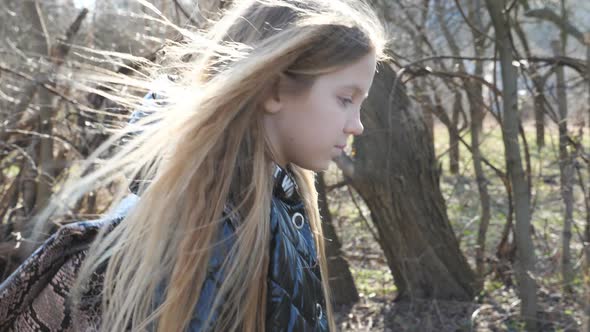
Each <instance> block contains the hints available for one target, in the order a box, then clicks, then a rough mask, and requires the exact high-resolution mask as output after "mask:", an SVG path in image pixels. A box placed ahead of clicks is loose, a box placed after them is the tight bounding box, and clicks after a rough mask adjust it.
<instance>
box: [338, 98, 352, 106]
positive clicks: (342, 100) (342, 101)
mask: <svg viewBox="0 0 590 332" xmlns="http://www.w3.org/2000/svg"><path fill="white" fill-rule="evenodd" d="M338 99H339V100H340V104H342V106H347V105H349V104H352V99H350V98H346V97H338Z"/></svg>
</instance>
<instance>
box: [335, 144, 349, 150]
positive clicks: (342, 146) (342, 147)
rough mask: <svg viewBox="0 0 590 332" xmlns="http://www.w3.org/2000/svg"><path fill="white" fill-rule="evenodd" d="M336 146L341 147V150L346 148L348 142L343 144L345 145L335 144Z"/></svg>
mask: <svg viewBox="0 0 590 332" xmlns="http://www.w3.org/2000/svg"><path fill="white" fill-rule="evenodd" d="M334 146H335V147H337V148H339V149H341V150H344V148H345V147H346V144H343V145H334Z"/></svg>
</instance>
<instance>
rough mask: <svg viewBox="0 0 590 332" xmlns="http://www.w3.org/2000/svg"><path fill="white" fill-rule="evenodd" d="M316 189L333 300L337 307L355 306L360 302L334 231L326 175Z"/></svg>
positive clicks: (321, 176) (320, 178)
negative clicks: (354, 304)
mask: <svg viewBox="0 0 590 332" xmlns="http://www.w3.org/2000/svg"><path fill="white" fill-rule="evenodd" d="M316 188H317V190H318V196H319V197H318V198H319V207H320V214H321V216H322V230H323V232H324V237H325V238H326V239H327V240H326V257H327V258H328V269H329V271H330V288H331V289H332V300H333V301H334V304H336V305H346V304H353V303H355V302H357V301H358V300H359V294H358V291H357V289H356V286H355V284H354V279H353V277H352V273H350V266H349V265H348V262H347V261H346V259H345V258H344V255H343V253H342V245H341V244H340V240H339V239H338V235H337V234H336V230H335V229H334V224H333V222H332V214H331V213H330V208H329V206H328V200H327V194H326V183H325V181H324V175H323V174H318V176H317V184H316Z"/></svg>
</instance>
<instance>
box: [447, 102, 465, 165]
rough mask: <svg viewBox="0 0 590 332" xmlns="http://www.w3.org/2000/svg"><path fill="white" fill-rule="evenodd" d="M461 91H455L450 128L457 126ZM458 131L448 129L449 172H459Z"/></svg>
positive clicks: (460, 106)
mask: <svg viewBox="0 0 590 332" xmlns="http://www.w3.org/2000/svg"><path fill="white" fill-rule="evenodd" d="M461 100H462V98H461V92H459V91H455V93H454V100H453V112H452V115H451V123H452V128H453V129H457V128H459V115H460V114H461V108H462V107H463V106H462V105H461ZM459 159H460V155H459V132H458V130H449V170H450V172H451V174H458V173H459Z"/></svg>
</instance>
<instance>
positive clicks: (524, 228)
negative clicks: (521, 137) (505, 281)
mask: <svg viewBox="0 0 590 332" xmlns="http://www.w3.org/2000/svg"><path fill="white" fill-rule="evenodd" d="M485 3H486V6H487V8H488V12H489V14H490V18H491V20H492V24H493V26H494V29H495V31H496V34H495V41H496V47H497V49H498V52H499V55H500V62H501V71H502V85H503V87H502V92H503V99H502V102H503V112H504V116H503V117H502V138H503V141H504V150H505V155H506V164H507V166H508V167H507V171H508V174H509V177H510V180H511V181H510V182H511V183H512V192H513V196H514V209H515V215H516V224H515V235H516V236H515V240H516V245H517V250H516V264H515V272H516V279H517V281H518V287H519V296H520V299H521V315H522V318H523V319H524V320H525V325H526V329H527V331H536V330H537V285H536V282H535V280H534V278H533V276H534V274H535V254H534V247H533V242H532V238H531V211H530V195H531V194H530V192H529V187H528V184H527V180H526V176H525V173H524V170H523V166H522V160H521V155H520V144H519V141H518V130H519V129H518V127H519V123H520V119H519V114H518V100H517V97H518V96H517V72H516V68H515V67H514V66H513V65H512V62H513V61H514V57H513V54H512V44H511V36H510V30H509V29H510V27H509V23H508V19H507V18H506V17H505V16H504V15H505V12H504V5H505V1H497V0H485Z"/></svg>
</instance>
